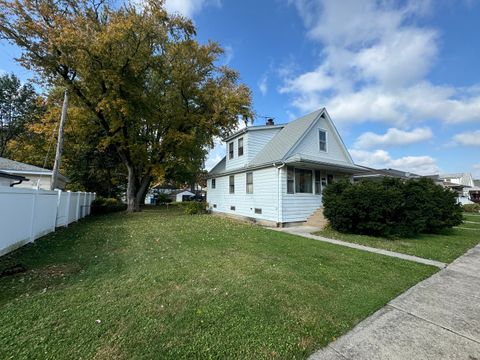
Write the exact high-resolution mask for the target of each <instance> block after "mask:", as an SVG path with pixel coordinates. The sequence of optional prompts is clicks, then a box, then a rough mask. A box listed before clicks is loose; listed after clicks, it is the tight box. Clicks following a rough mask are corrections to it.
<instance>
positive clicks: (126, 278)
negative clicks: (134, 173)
mask: <svg viewBox="0 0 480 360" xmlns="http://www.w3.org/2000/svg"><path fill="white" fill-rule="evenodd" d="M14 264H23V265H24V266H25V267H26V268H27V271H26V272H24V273H20V274H16V275H13V276H8V277H3V278H0V358H1V359H16V360H17V359H81V358H82V359H92V358H94V359H135V358H136V359H140V358H141V359H197V358H205V359H213V358H229V359H235V358H239V359H269V358H281V359H301V358H306V357H308V355H309V354H311V353H312V352H314V351H315V350H316V349H318V348H320V347H322V346H325V345H326V344H327V343H328V342H330V341H332V340H333V339H335V338H336V337H338V336H340V335H342V334H343V333H345V332H346V331H348V330H349V329H351V328H352V327H353V326H354V325H355V324H356V323H358V322H359V321H361V320H362V319H364V318H365V317H367V316H368V315H370V314H372V313H373V312H374V311H375V310H377V309H379V308H381V307H382V306H383V305H385V304H386V303H387V302H388V301H389V300H390V299H392V298H393V297H395V296H396V295H398V294H400V293H401V292H403V291H404V290H405V289H407V288H409V287H411V286H412V285H414V284H415V283H417V282H418V281H420V280H422V279H424V278H426V277H428V276H430V275H431V274H433V273H434V272H435V271H437V269H435V268H433V267H429V266H424V265H420V264H416V263H412V262H407V261H403V260H399V259H395V258H390V257H386V256H380V255H376V254H371V253H367V252H362V251H357V250H353V249H348V248H344V247H341V246H335V245H331V244H326V243H321V242H318V241H314V240H310V239H305V238H301V237H296V236H293V235H289V234H285V233H279V232H274V231H272V230H267V229H263V228H261V227H258V226H254V225H247V224H241V223H238V222H234V221H232V220H226V219H222V218H219V217H214V216H209V215H196V216H186V215H182V214H180V213H178V211H177V210H173V209H170V210H168V211H166V210H149V211H144V212H142V213H136V214H124V213H117V214H111V215H104V216H97V217H91V218H87V219H85V220H83V221H82V222H81V223H79V224H75V225H73V226H71V227H70V228H68V229H62V230H59V231H57V232H56V233H53V234H51V235H49V236H47V237H45V238H43V239H40V240H38V241H37V242H35V243H34V244H32V245H29V246H26V247H24V248H22V249H20V250H18V251H16V252H14V253H12V254H10V255H8V256H6V257H3V258H0V272H1V271H2V270H3V269H5V268H7V267H9V266H12V265H14ZM96 320H100V321H101V322H100V323H97V322H96Z"/></svg>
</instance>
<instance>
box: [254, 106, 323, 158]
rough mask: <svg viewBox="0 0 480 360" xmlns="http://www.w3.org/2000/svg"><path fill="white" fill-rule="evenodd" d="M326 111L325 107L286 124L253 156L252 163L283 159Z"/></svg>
mask: <svg viewBox="0 0 480 360" xmlns="http://www.w3.org/2000/svg"><path fill="white" fill-rule="evenodd" d="M324 111H325V108H323V109H320V110H317V111H314V112H313V113H310V114H308V115H305V116H303V117H301V118H299V119H297V120H294V121H291V122H289V123H288V124H286V125H285V126H284V127H283V129H282V130H280V131H279V132H278V133H277V134H276V135H275V136H274V137H273V138H272V140H270V141H269V142H268V143H267V144H266V145H265V147H264V148H263V149H262V150H261V151H260V152H259V153H258V154H257V156H255V157H254V158H253V160H252V161H251V162H250V165H252V166H257V165H264V164H273V163H274V162H277V161H281V160H283V159H284V158H285V157H286V156H287V155H288V153H289V152H290V150H291V149H292V148H293V147H295V145H296V144H298V143H299V141H300V140H301V139H302V136H303V135H304V134H305V133H306V132H307V130H308V129H309V128H310V127H311V126H312V125H313V124H314V123H315V121H316V120H317V119H318V118H319V117H320V115H321V114H322V113H323V112H324Z"/></svg>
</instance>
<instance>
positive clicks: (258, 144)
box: [247, 128, 281, 162]
mask: <svg viewBox="0 0 480 360" xmlns="http://www.w3.org/2000/svg"><path fill="white" fill-rule="evenodd" d="M280 130H281V128H272V129H268V128H267V129H262V130H255V131H250V132H249V133H248V136H249V139H248V154H247V157H248V161H249V162H250V161H252V160H253V158H254V157H255V156H257V154H258V153H259V152H260V150H262V149H263V148H264V147H265V145H267V143H268V142H269V141H270V140H272V138H273V137H274V136H275V135H276V134H278V132H279V131H280Z"/></svg>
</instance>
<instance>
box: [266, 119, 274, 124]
mask: <svg viewBox="0 0 480 360" xmlns="http://www.w3.org/2000/svg"><path fill="white" fill-rule="evenodd" d="M265 125H267V126H271V125H275V123H274V122H273V119H271V118H270V119H267V122H266V123H265Z"/></svg>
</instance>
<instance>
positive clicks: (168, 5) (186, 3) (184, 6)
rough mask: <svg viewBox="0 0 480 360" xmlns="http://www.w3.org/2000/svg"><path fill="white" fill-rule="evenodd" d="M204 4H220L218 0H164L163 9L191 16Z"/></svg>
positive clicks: (218, 5) (217, 5)
mask: <svg viewBox="0 0 480 360" xmlns="http://www.w3.org/2000/svg"><path fill="white" fill-rule="evenodd" d="M205 6H216V7H220V6H221V1H220V0H166V1H165V9H166V10H167V11H168V12H169V13H179V14H181V15H183V16H186V17H189V18H192V17H193V16H194V15H195V14H197V13H198V12H200V11H201V10H202V9H203V8H204V7H205Z"/></svg>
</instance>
